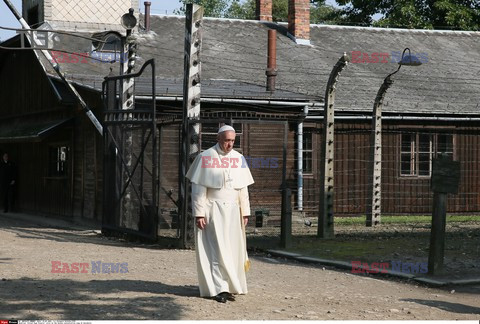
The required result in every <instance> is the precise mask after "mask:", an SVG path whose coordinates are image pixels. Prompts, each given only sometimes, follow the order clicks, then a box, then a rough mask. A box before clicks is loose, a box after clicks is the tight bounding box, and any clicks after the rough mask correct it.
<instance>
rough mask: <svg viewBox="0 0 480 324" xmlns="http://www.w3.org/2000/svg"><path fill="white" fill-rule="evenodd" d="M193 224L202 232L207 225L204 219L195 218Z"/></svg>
mask: <svg viewBox="0 0 480 324" xmlns="http://www.w3.org/2000/svg"><path fill="white" fill-rule="evenodd" d="M195 222H196V223H197V227H198V228H199V229H201V230H203V229H204V228H205V226H206V225H207V222H206V221H205V217H195Z"/></svg>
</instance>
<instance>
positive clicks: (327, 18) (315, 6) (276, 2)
mask: <svg viewBox="0 0 480 324" xmlns="http://www.w3.org/2000/svg"><path fill="white" fill-rule="evenodd" d="M180 1H181V2H182V3H183V5H184V6H183V7H182V8H180V9H179V10H177V11H176V12H175V13H177V14H185V4H187V3H196V4H198V5H201V6H203V7H204V16H206V17H225V18H236V19H252V20H253V19H256V18H257V17H256V12H255V6H256V1H255V0H242V1H241V0H180ZM310 3H311V7H310V13H311V14H310V17H311V19H310V21H311V23H314V24H318V23H335V19H338V18H337V17H338V16H339V15H338V14H337V11H338V10H337V9H335V8H334V7H333V6H330V5H326V4H325V0H310ZM272 19H273V21H275V22H286V21H288V0H273V9H272Z"/></svg>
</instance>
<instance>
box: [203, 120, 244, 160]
mask: <svg viewBox="0 0 480 324" xmlns="http://www.w3.org/2000/svg"><path fill="white" fill-rule="evenodd" d="M223 125H225V124H224V123H203V124H202V126H201V130H200V133H201V134H200V144H201V150H202V151H204V150H208V149H209V148H211V147H212V146H214V145H215V144H217V132H218V129H219V128H220V127H222V126H223ZM232 127H233V128H235V134H236V136H235V144H234V145H233V148H234V149H235V151H238V152H240V153H243V149H242V137H243V124H234V125H232Z"/></svg>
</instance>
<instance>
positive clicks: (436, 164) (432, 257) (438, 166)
mask: <svg viewBox="0 0 480 324" xmlns="http://www.w3.org/2000/svg"><path fill="white" fill-rule="evenodd" d="M459 180H460V162H458V161H452V160H451V159H450V158H449V157H447V156H446V155H445V154H440V155H439V157H438V158H437V159H433V161H432V178H431V188H432V190H433V214H432V229H431V232H430V249H429V252H428V274H430V275H435V274H440V273H442V271H443V259H444V251H445V225H446V217H447V193H457V191H458V183H459Z"/></svg>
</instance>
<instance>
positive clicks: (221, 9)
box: [174, 0, 230, 18]
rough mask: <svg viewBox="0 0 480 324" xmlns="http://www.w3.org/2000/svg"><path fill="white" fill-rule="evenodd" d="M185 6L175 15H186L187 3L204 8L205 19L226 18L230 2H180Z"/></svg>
mask: <svg viewBox="0 0 480 324" xmlns="http://www.w3.org/2000/svg"><path fill="white" fill-rule="evenodd" d="M180 2H181V3H182V4H183V6H182V7H181V8H180V9H178V10H175V11H174V13H175V14H180V15H184V14H185V11H186V4H187V3H194V4H198V5H200V6H202V7H203V15H204V16H205V17H216V18H218V17H224V15H225V12H226V11H227V10H228V7H229V3H230V1H229V0H180Z"/></svg>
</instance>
